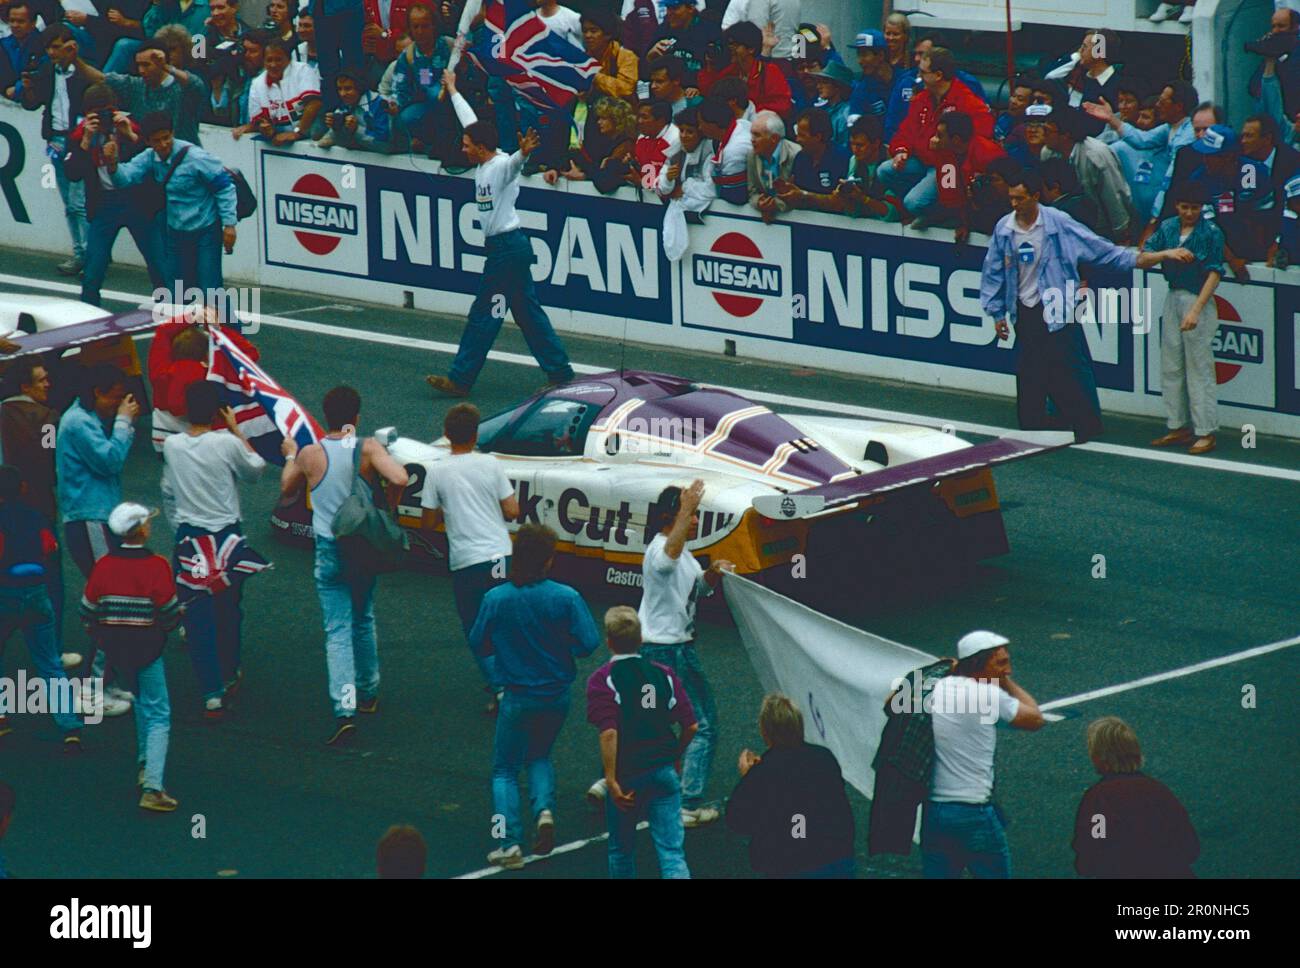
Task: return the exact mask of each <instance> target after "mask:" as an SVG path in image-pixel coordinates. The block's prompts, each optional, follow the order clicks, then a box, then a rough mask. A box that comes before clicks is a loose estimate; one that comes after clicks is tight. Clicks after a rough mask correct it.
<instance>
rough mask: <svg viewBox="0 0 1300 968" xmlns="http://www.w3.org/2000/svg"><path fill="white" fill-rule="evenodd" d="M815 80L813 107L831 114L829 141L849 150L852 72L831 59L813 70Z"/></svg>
mask: <svg viewBox="0 0 1300 968" xmlns="http://www.w3.org/2000/svg"><path fill="white" fill-rule="evenodd" d="M811 76H812V77H814V78H816V80H817V94H818V98H817V100H816V102H814V104H813V107H818V108H821V109H822V110H823V111H825V112H826V113H827V114H829V115H830V116H831V132H832V134H831V143H832V144H834V145H835V146H836V147H838V148H842V149H844V150H845V151H848V150H849V113H850V111H849V95H850V94H852V93H853V72H852V71H851V70H849V69H848V68H847V67H845V66H844V65H843V64H841V63H840V62H839V61H831V62H830V63H829V64H827V65H826V66H825V67H823V68H822V69H821V70H819V71H813V72H812V74H811Z"/></svg>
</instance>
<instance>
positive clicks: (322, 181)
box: [293, 173, 343, 255]
mask: <svg viewBox="0 0 1300 968" xmlns="http://www.w3.org/2000/svg"><path fill="white" fill-rule="evenodd" d="M293 192H294V194H296V195H316V196H318V197H321V198H338V197H339V193H338V191H337V189H335V188H334V186H333V185H332V184H330V180H329V179H328V178H326V177H325V176H324V175H317V174H315V173H312V174H310V175H303V176H302V177H301V178H299V179H298V180H297V181H296V182H294V183H293ZM293 237H294V238H295V239H297V240H298V241H299V242H300V243H301V244H302V247H303V248H304V249H306V250H307V251H308V252H310V253H311V254H312V255H329V254H330V253H331V252H333V251H334V250H335V249H337V248H338V247H339V243H340V242H342V241H343V239H342V238H341V237H339V236H337V235H321V234H320V233H318V232H305V231H303V230H301V229H294V231H293Z"/></svg>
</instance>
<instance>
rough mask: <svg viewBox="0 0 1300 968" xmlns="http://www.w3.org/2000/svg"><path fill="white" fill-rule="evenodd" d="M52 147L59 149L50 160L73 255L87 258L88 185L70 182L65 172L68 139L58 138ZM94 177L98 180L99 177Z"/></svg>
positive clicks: (52, 141) (82, 258) (52, 143)
mask: <svg viewBox="0 0 1300 968" xmlns="http://www.w3.org/2000/svg"><path fill="white" fill-rule="evenodd" d="M50 145H51V146H54V147H55V148H56V149H57V152H58V155H57V157H52V158H51V159H50V161H51V163H52V164H53V165H54V182H55V184H56V185H58V186H59V197H60V198H61V199H63V213H64V216H65V217H66V218H67V220H68V234H69V235H71V236H72V254H73V255H74V256H76V257H77V258H78V259H81V260H84V259H85V258H86V233H87V232H88V227H87V224H86V183H85V182H81V181H70V180H69V179H68V176H67V173H66V172H65V171H64V170H63V158H64V156H65V155H66V153H67V138H66V137H56V138H54V139H53V140H51V141H50ZM94 177H96V178H98V177H99V176H98V175H95V176H94Z"/></svg>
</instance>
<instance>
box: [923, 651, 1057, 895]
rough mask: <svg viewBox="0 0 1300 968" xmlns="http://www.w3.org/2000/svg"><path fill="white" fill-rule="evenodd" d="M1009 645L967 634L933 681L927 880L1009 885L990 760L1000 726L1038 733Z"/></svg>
mask: <svg viewBox="0 0 1300 968" xmlns="http://www.w3.org/2000/svg"><path fill="white" fill-rule="evenodd" d="M1009 644H1010V640H1009V639H1007V638H1006V637H1005V636H1002V635H998V634H997V633H996V632H988V631H984V630H980V631H976V632H969V633H967V634H966V635H964V636H962V638H961V640H960V641H959V642H958V643H957V665H956V666H955V667H954V668H953V670H952V674H951V675H949V676H947V677H946V678H944V679H941V680H940V681H939V684H938V685H936V686H935V688H934V692H933V694H932V700H933V703H934V706H933V709H932V710H931V711H930V719H931V723H932V724H933V726H934V774H933V776H932V778H931V781H930V797H929V799H928V800H927V801H926V804H925V809H924V811H923V813H922V819H921V868H922V871H923V872H924V874H925V876H926V877H960V876H961V872H962V871H963V870H964V869H967V868H969V869H970V872H971V874H972V875H973V876H975V877H1010V876H1011V852H1010V850H1009V849H1008V847H1007V837H1006V832H1005V825H1004V823H1003V820H1002V814H1001V811H999V810H998V808H997V806H996V805H995V804H994V803H993V754H994V752H995V750H996V749H997V742H998V740H997V733H996V731H995V730H996V727H997V724H998V723H999V722H1004V723H1008V724H1010V725H1011V726H1012V727H1014V728H1015V729H1027V730H1035V729H1039V728H1040V727H1041V726H1042V725H1043V714H1042V713H1041V712H1039V709H1038V704H1037V703H1036V702H1034V698H1033V697H1032V696H1031V695H1029V693H1027V692H1025V690H1023V689H1022V688H1020V686H1019V685H1017V684H1016V683H1015V682H1013V681H1012V679H1011V655H1010V653H1008V652H1007V648H1006V647H1007V646H1008V645H1009Z"/></svg>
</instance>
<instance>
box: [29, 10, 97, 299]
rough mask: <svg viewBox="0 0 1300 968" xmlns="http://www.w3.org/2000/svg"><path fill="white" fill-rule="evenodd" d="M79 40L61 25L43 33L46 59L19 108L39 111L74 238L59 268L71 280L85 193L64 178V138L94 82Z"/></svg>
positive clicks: (81, 241)
mask: <svg viewBox="0 0 1300 968" xmlns="http://www.w3.org/2000/svg"><path fill="white" fill-rule="evenodd" d="M78 52H79V48H78V46H77V39H76V37H74V36H73V33H72V31H71V30H69V29H68V27H67V26H66V25H64V24H58V25H56V26H54V27H51V28H50V29H48V30H47V31H45V53H46V55H47V58H48V59H46V60H44V61H42V62H41V63H40V65H39V66H37V67H35V69H34V70H33V68H32V67H31V66H28V67H27V68H26V69H25V70H24V73H23V85H22V98H23V107H25V108H26V109H27V110H28V111H35V110H36V109H37V108H43V109H44V112H43V114H42V115H41V137H42V138H44V139H45V142H46V145H45V153H46V155H47V156H48V157H49V159H50V163H51V164H52V165H53V167H54V177H55V180H56V183H57V185H58V187H59V196H60V197H61V198H62V199H63V211H64V215H65V217H66V218H67V222H68V233H69V234H70V235H71V236H72V258H70V259H67V260H65V261H64V262H61V263H59V265H58V270H59V272H60V273H62V274H63V275H65V276H75V275H77V274H78V273H80V272H81V270H82V268H83V267H84V266H85V264H86V231H87V223H86V190H85V186H84V185H82V184H81V183H79V182H73V181H71V180H70V179H69V178H68V175H67V172H66V171H65V169H64V161H65V160H66V159H67V157H68V135H69V133H70V132H71V131H72V129H73V128H75V127H76V126H77V121H78V120H79V119H80V118H81V116H82V108H81V100H82V97H83V96H84V95H85V93H86V88H87V87H89V86H90V85H91V83H93V80H92V77H91V76H90V68H89V65H88V64H87V63H86V62H85V61H84V60H82V59H81V57H80V56H78Z"/></svg>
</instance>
